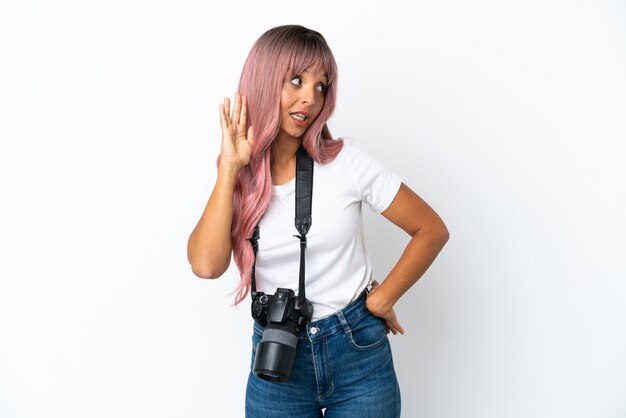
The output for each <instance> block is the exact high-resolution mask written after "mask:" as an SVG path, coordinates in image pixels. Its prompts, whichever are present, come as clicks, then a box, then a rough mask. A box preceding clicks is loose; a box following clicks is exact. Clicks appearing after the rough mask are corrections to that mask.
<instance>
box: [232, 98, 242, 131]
mask: <svg viewBox="0 0 626 418" xmlns="http://www.w3.org/2000/svg"><path fill="white" fill-rule="evenodd" d="M240 113H241V96H239V92H235V106H233V117H232V121H233V123H234V124H235V125H239V114H240Z"/></svg>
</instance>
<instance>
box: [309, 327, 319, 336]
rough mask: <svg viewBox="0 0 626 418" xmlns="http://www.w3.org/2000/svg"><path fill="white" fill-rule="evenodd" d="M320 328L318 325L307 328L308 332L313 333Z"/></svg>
mask: <svg viewBox="0 0 626 418" xmlns="http://www.w3.org/2000/svg"><path fill="white" fill-rule="evenodd" d="M319 330H320V329H319V328H318V327H311V328H310V329H309V332H310V333H311V334H313V335H315V334H317V331H319Z"/></svg>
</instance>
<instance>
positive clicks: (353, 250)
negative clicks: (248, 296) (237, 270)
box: [255, 139, 401, 321]
mask: <svg viewBox="0 0 626 418" xmlns="http://www.w3.org/2000/svg"><path fill="white" fill-rule="evenodd" d="M400 183H401V179H400V177H398V176H397V175H396V174H395V173H393V172H392V171H391V170H389V169H387V168H386V167H385V166H383V165H382V164H380V163H379V162H378V161H377V160H375V159H374V158H372V157H371V156H370V155H369V154H367V153H366V152H365V151H364V150H363V149H362V148H360V147H359V146H357V145H355V144H353V143H352V141H351V140H349V139H348V140H344V145H343V148H342V149H341V152H340V153H339V154H338V155H337V157H336V158H335V159H334V160H333V161H331V162H330V163H327V164H318V163H316V162H314V167H313V203H312V210H311V216H312V223H311V229H309V232H308V233H307V248H306V251H305V291H306V298H307V299H308V300H310V301H311V303H312V304H313V318H312V321H316V320H318V319H320V318H323V317H325V316H328V315H331V314H333V313H335V312H337V311H338V310H340V309H342V308H344V307H345V306H346V305H348V304H349V303H350V302H352V301H354V300H355V299H356V298H357V297H358V296H359V294H360V293H361V292H362V291H363V290H364V289H365V287H367V285H368V284H369V282H370V280H371V273H372V264H371V261H370V259H369V256H368V254H367V250H366V248H365V240H364V236H363V219H362V214H361V202H362V201H363V202H365V203H366V204H367V205H368V206H369V207H370V208H371V209H372V210H373V211H375V212H377V213H381V212H383V211H384V210H385V209H387V208H388V207H389V205H390V204H391V202H392V201H393V199H394V197H395V196H396V194H397V192H398V190H399V188H400ZM295 184H296V182H295V178H294V179H292V180H291V181H290V182H289V183H287V184H284V185H280V186H273V194H272V200H271V202H270V205H269V207H268V208H267V210H266V211H265V213H264V214H263V217H262V218H261V221H260V222H259V226H260V238H259V241H258V243H259V250H258V253H257V260H256V269H255V270H256V273H255V277H256V287H257V290H258V291H261V292H265V293H268V294H274V293H275V292H276V289H277V288H279V287H282V288H288V289H293V291H294V292H295V293H296V294H298V279H299V269H300V240H299V238H295V237H294V235H296V234H298V231H297V230H296V227H295V226H294V218H295Z"/></svg>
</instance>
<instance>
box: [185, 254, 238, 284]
mask: <svg viewBox="0 0 626 418" xmlns="http://www.w3.org/2000/svg"><path fill="white" fill-rule="evenodd" d="M189 263H190V264H191V271H192V272H193V274H195V275H196V276H198V277H199V278H201V279H218V278H220V277H221V276H222V274H224V273H225V272H226V270H228V267H229V266H230V257H228V258H227V259H226V260H221V261H215V260H207V259H203V260H193V261H192V260H189Z"/></svg>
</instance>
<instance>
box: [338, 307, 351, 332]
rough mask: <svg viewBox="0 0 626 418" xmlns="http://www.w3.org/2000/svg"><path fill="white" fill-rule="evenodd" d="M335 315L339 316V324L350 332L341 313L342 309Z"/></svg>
mask: <svg viewBox="0 0 626 418" xmlns="http://www.w3.org/2000/svg"><path fill="white" fill-rule="evenodd" d="M337 316H338V317H339V322H341V326H342V327H343V330H344V331H345V332H351V329H350V326H349V325H348V321H346V317H345V316H344V315H343V311H339V312H337Z"/></svg>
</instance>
